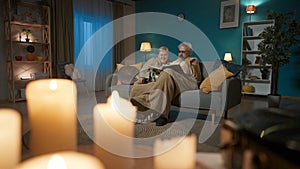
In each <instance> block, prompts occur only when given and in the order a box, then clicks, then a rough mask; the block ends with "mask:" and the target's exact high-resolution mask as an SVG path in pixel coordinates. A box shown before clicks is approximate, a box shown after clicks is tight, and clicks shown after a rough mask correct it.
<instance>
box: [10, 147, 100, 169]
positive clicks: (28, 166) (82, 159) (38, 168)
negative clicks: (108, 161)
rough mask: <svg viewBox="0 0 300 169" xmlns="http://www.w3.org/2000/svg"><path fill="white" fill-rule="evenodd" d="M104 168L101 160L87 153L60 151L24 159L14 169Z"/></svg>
mask: <svg viewBox="0 0 300 169" xmlns="http://www.w3.org/2000/svg"><path fill="white" fill-rule="evenodd" d="M83 168H87V169H104V165H103V164H102V162H101V161H100V160H99V159H98V158H96V157H94V156H92V155H88V154H84V153H78V152H75V151H61V152H56V153H55V154H53V153H52V154H44V155H40V156H36V157H33V158H30V159H28V160H25V161H24V162H22V163H21V164H19V165H18V166H17V167H16V169H83Z"/></svg>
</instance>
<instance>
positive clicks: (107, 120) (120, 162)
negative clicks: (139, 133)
mask: <svg viewBox="0 0 300 169" xmlns="http://www.w3.org/2000/svg"><path fill="white" fill-rule="evenodd" d="M135 117H136V109H135V107H133V106H132V104H131V103H130V102H129V101H127V100H125V99H123V98H120V97H119V94H118V92H116V91H113V92H112V95H111V96H110V97H109V98H108V101H107V103H103V104H97V105H96V106H95V107H94V137H95V139H94V141H95V143H96V144H95V147H94V151H95V155H96V156H97V157H98V158H100V159H101V161H102V162H103V163H104V165H105V167H106V168H109V169H120V168H123V169H127V168H128V169H130V168H133V165H134V164H133V159H131V158H130V157H132V156H133V136H134V121H135Z"/></svg>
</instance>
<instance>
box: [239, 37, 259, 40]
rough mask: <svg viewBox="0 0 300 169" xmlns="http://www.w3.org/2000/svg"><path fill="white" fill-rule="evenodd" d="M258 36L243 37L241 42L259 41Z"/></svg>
mask: <svg viewBox="0 0 300 169" xmlns="http://www.w3.org/2000/svg"><path fill="white" fill-rule="evenodd" d="M259 39H261V38H260V37H259V36H243V40H259Z"/></svg>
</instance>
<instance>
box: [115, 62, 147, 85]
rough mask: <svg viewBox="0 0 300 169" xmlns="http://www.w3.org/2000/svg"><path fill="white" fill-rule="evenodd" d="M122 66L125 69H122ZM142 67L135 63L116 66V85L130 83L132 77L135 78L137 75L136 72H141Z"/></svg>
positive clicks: (140, 64)
mask: <svg viewBox="0 0 300 169" xmlns="http://www.w3.org/2000/svg"><path fill="white" fill-rule="evenodd" d="M124 66H125V68H123V67H124ZM142 66H143V64H142V63H137V64H133V65H123V64H117V71H118V82H117V85H120V84H128V83H130V82H131V79H132V76H135V75H136V74H137V73H138V72H137V73H136V70H138V71H139V70H141V68H142ZM122 68H123V69H122ZM121 69H122V70H121ZM120 71H121V72H120ZM119 73H120V76H119ZM133 74H134V75H133ZM120 77H121V79H120Z"/></svg>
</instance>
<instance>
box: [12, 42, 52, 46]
mask: <svg viewBox="0 0 300 169" xmlns="http://www.w3.org/2000/svg"><path fill="white" fill-rule="evenodd" d="M12 43H16V44H22V45H45V46H46V45H50V44H49V43H41V42H24V41H12Z"/></svg>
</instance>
